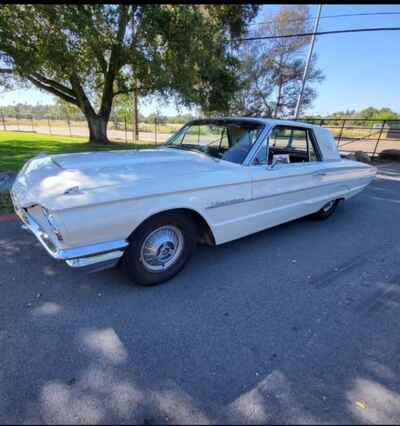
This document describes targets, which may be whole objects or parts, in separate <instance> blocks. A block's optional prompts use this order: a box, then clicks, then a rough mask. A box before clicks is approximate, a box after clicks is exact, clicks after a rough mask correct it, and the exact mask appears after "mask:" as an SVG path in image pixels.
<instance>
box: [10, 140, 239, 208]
mask: <svg viewBox="0 0 400 426" xmlns="http://www.w3.org/2000/svg"><path fill="white" fill-rule="evenodd" d="M237 167H238V165H237V164H233V163H229V162H227V161H223V160H217V159H214V158H212V157H209V156H207V155H205V154H202V153H197V152H192V151H183V150H178V149H172V148H159V149H148V150H133V149H132V150H123V151H108V152H85V153H77V154H61V155H54V156H42V157H41V158H35V159H33V160H31V161H30V162H29V163H27V165H25V166H24V168H23V169H22V170H21V172H20V173H19V175H18V177H17V179H16V181H15V184H14V186H13V196H14V197H15V199H16V200H17V201H18V204H19V205H20V206H21V207H27V206H29V205H33V204H41V205H44V206H49V207H51V204H52V202H51V201H52V200H53V201H54V199H55V198H57V197H62V196H65V193H66V192H70V193H71V194H77V195H78V194H81V193H86V194H88V193H90V192H93V191H97V192H98V190H100V189H107V192H108V196H109V197H111V195H112V193H115V192H117V191H116V190H115V189H114V190H113V188H115V187H125V188H126V187H128V188H130V189H133V188H137V189H138V193H141V194H142V195H145V194H146V191H147V192H151V193H154V187H155V186H158V187H163V188H165V186H166V184H167V183H168V182H172V181H173V182H174V186H176V183H177V182H185V181H186V182H187V181H188V179H186V178H183V177H185V176H187V177H188V178H189V177H190V178H192V179H191V180H192V182H193V185H194V186H196V180H197V179H195V177H196V176H198V175H200V174H204V173H213V172H221V171H223V170H226V171H231V173H232V175H234V174H235V172H234V171H233V170H232V169H235V170H236V169H237ZM228 174H230V173H228ZM179 177H182V179H179ZM139 182H140V184H141V185H140V189H139ZM144 182H147V183H149V182H152V184H151V185H150V186H149V184H147V185H144ZM146 188H147V189H146ZM131 192H132V191H131ZM69 195H70V194H69ZM72 198H73V197H72V196H71V195H70V200H72ZM111 198H112V197H111ZM53 204H54V203H53ZM70 204H71V203H70ZM72 204H74V203H72Z"/></svg>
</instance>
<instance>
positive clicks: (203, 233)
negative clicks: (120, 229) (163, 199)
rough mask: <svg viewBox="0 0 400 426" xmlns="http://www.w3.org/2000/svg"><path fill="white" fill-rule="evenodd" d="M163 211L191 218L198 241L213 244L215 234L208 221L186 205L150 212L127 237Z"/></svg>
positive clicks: (163, 212)
mask: <svg viewBox="0 0 400 426" xmlns="http://www.w3.org/2000/svg"><path fill="white" fill-rule="evenodd" d="M165 213H177V214H184V215H187V216H189V217H190V218H191V219H192V221H193V223H194V224H195V225H196V229H197V231H198V242H200V243H203V244H206V245H210V246H214V245H215V236H214V233H213V231H212V229H211V226H210V225H209V223H208V222H207V220H206V219H205V218H204V216H203V215H202V214H201V213H199V212H198V211H196V210H194V209H191V208H186V207H181V208H171V209H166V210H161V211H158V212H154V213H152V214H150V215H149V216H147V217H146V218H145V219H144V220H142V221H141V222H140V223H139V224H138V225H137V226H136V227H135V229H134V230H133V231H132V232H131V234H130V235H129V238H131V237H132V235H133V234H134V233H135V232H136V231H137V230H138V229H139V227H140V226H142V225H143V224H144V223H145V222H147V221H148V220H150V219H153V218H154V217H156V216H161V215H163V214H165Z"/></svg>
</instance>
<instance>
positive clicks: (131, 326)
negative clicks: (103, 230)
mask: <svg viewBox="0 0 400 426" xmlns="http://www.w3.org/2000/svg"><path fill="white" fill-rule="evenodd" d="M0 292H1V293H0V351H1V352H0V423H8V424H10V423H42V422H44V423H69V424H71V423H96V424H97V423H141V424H160V423H161V424H163V423H201V424H205V423H216V422H233V423H248V424H254V423H263V424H265V423H314V424H315V423H342V424H344V423H392V424H398V423H399V422H400V374H399V373H400V333H399V324H400V167H399V166H394V165H388V166H386V167H384V168H382V169H381V172H380V177H379V179H378V180H377V181H375V182H374V183H373V184H372V185H371V186H370V187H369V188H368V189H367V190H366V191H364V192H363V193H362V194H360V195H358V196H357V197H355V198H354V199H352V200H350V201H348V202H345V203H343V204H342V205H341V206H340V207H339V208H338V210H337V212H336V214H335V216H334V217H332V218H331V219H329V220H328V221H325V222H315V221H312V220H310V219H302V220H299V221H296V222H292V223H290V224H286V225H283V226H280V227H277V228H274V229H271V230H268V231H265V232H261V233H259V234H257V235H253V236H251V237H247V238H244V239H241V240H239V241H235V242H233V243H229V244H226V245H223V246H220V247H217V248H207V247H200V248H199V249H198V251H197V252H196V254H195V256H194V258H193V259H192V261H191V262H190V263H189V265H188V266H187V267H186V268H185V270H184V271H183V272H182V273H181V274H180V275H179V276H178V277H176V278H175V279H174V280H172V281H170V282H169V283H167V284H165V285H162V286H159V287H154V288H149V289H143V288H138V287H135V286H132V285H131V284H130V283H129V281H128V280H127V278H126V277H125V275H124V273H123V271H122V270H119V269H114V270H110V271H104V272H100V273H96V274H89V275H88V274H85V273H83V272H79V271H74V270H71V269H68V267H67V266H64V265H63V264H62V263H58V262H56V261H55V260H53V259H51V258H50V257H49V256H48V255H47V253H46V252H45V251H44V249H42V248H41V247H40V246H39V244H38V243H37V242H36V240H35V239H34V237H33V236H31V235H29V234H28V233H26V232H25V231H23V230H21V229H20V226H19V224H18V223H17V222H1V223H0Z"/></svg>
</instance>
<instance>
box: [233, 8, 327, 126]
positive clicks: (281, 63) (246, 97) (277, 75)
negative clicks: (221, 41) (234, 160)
mask: <svg viewBox="0 0 400 426" xmlns="http://www.w3.org/2000/svg"><path fill="white" fill-rule="evenodd" d="M309 18H310V16H309V11H308V8H307V7H306V6H304V5H296V6H283V7H282V8H281V9H280V11H279V12H278V13H277V14H276V15H275V16H274V17H273V18H272V19H270V20H269V21H267V18H266V17H265V18H264V19H262V21H266V22H265V23H264V24H263V25H261V26H260V28H259V29H258V30H257V31H255V33H254V34H253V35H256V36H265V35H268V36H277V35H288V34H296V33H304V32H309V31H311V28H310V19H309ZM309 42H310V38H309V37H290V38H276V39H268V40H257V41H250V42H247V43H246V44H244V45H243V47H241V49H240V51H239V57H240V58H241V62H242V77H241V90H240V91H239V93H238V96H237V97H236V98H235V100H234V102H233V103H232V105H231V109H232V111H233V112H235V113H239V114H242V115H263V116H267V117H281V118H283V117H287V116H290V115H292V114H293V112H294V109H295V106H296V101H297V97H298V94H299V92H300V88H301V80H302V76H303V72H304V67H305V47H307V46H308V43H309ZM322 79H323V75H322V72H321V70H319V69H317V67H316V56H315V55H314V56H313V58H312V61H311V64H310V68H309V72H308V77H307V82H306V85H305V89H304V97H303V104H302V109H303V110H305V109H306V108H307V107H309V106H310V105H311V103H312V101H313V99H314V98H315V97H316V91H315V89H314V88H313V83H315V82H320V81H321V80H322Z"/></svg>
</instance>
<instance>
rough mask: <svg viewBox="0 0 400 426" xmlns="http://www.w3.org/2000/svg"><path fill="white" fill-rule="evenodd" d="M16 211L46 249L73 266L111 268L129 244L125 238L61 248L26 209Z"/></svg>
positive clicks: (96, 268)
mask: <svg viewBox="0 0 400 426" xmlns="http://www.w3.org/2000/svg"><path fill="white" fill-rule="evenodd" d="M14 207H15V204H14ZM15 212H16V213H17V215H18V216H19V218H20V219H21V220H22V222H23V223H24V225H23V228H24V229H27V230H29V231H31V232H32V233H33V234H34V235H35V236H36V238H37V239H38V240H39V242H40V243H41V244H42V246H43V247H44V248H45V249H46V251H47V252H48V253H49V254H50V256H52V257H53V258H54V259H57V260H64V261H65V262H66V263H67V265H68V266H71V267H72V268H83V269H90V270H100V269H106V268H111V267H113V266H115V265H116V264H117V263H118V260H119V259H120V258H121V257H122V255H123V254H124V251H123V249H125V248H126V247H127V246H128V243H127V242H126V241H124V240H116V241H109V242H107V243H99V244H92V245H89V246H82V247H76V248H69V249H59V248H57V247H56V246H55V245H54V243H53V242H52V240H51V238H49V236H48V235H47V233H46V232H45V231H44V230H43V229H42V228H41V227H40V226H39V224H38V223H37V222H36V221H35V220H34V219H33V218H32V216H30V215H29V214H28V213H27V212H26V211H25V210H22V209H18V208H15Z"/></svg>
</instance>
